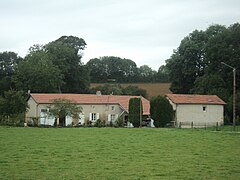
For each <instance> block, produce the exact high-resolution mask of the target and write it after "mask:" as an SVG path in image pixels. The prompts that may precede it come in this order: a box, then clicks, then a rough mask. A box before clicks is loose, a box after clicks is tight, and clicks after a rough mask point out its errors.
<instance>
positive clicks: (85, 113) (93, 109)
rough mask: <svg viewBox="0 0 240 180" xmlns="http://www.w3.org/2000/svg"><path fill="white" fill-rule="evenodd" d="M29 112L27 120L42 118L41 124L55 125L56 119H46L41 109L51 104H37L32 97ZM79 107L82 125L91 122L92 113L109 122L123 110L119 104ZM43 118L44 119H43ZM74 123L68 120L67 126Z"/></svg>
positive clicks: (29, 101)
mask: <svg viewBox="0 0 240 180" xmlns="http://www.w3.org/2000/svg"><path fill="white" fill-rule="evenodd" d="M28 104H29V107H30V108H29V110H28V112H27V113H26V119H31V118H33V117H37V118H40V123H41V124H47V125H53V123H54V119H53V117H46V116H43V115H42V114H41V109H47V108H48V106H49V104H37V103H36V102H35V101H34V100H33V99H32V98H31V97H30V99H29V100H28ZM79 106H81V107H82V113H81V115H80V116H79V122H81V124H83V123H86V122H87V120H89V116H90V113H96V114H99V119H101V120H105V121H106V122H107V121H108V117H109V115H111V114H114V115H115V116H116V118H117V117H119V116H120V115H121V114H122V112H123V110H122V108H121V106H120V105H119V104H95V105H94V104H93V105H88V104H80V105H79ZM41 116H43V117H41ZM71 123H72V118H70V117H67V118H66V125H68V124H71Z"/></svg>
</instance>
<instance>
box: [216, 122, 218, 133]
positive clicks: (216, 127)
mask: <svg viewBox="0 0 240 180" xmlns="http://www.w3.org/2000/svg"><path fill="white" fill-rule="evenodd" d="M216 131H218V122H217V123H216Z"/></svg>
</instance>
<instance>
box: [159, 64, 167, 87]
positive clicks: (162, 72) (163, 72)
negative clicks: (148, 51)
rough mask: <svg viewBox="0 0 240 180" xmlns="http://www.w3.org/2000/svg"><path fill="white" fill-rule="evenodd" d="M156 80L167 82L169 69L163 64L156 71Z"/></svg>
mask: <svg viewBox="0 0 240 180" xmlns="http://www.w3.org/2000/svg"><path fill="white" fill-rule="evenodd" d="M156 76H157V78H156V79H157V80H156V81H157V82H161V83H167V82H169V70H168V68H167V67H166V66H165V65H162V66H160V67H159V69H158V72H157V75H156Z"/></svg>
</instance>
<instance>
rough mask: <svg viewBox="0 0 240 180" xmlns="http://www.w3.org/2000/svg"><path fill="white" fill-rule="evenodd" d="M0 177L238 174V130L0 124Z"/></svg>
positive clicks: (209, 176) (220, 176)
mask: <svg viewBox="0 0 240 180" xmlns="http://www.w3.org/2000/svg"><path fill="white" fill-rule="evenodd" d="M0 142H1V144H0V145H1V146H0V179H227V178H228V179H240V134H239V133H227V132H213V131H206V130H194V129H148V128H142V129H126V128H119V129H115V128H76V129H74V128H72V129H70V128H69V129H68V128H62V129H61V128H60V129H54V128H49V129H48V128H3V127H0Z"/></svg>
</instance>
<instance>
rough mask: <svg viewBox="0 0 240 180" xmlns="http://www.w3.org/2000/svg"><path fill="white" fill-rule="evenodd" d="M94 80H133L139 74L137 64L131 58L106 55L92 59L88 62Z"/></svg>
mask: <svg viewBox="0 0 240 180" xmlns="http://www.w3.org/2000/svg"><path fill="white" fill-rule="evenodd" d="M86 65H87V67H88V68H89V70H90V77H91V80H92V82H107V80H109V79H114V80H115V81H116V82H132V81H133V79H134V78H135V77H136V75H137V65H136V63H135V62H133V61H132V60H130V59H122V58H120V57H114V56H104V57H101V58H99V59H97V58H95V59H91V60H90V61H89V62H88V63H87V64H86Z"/></svg>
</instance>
